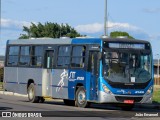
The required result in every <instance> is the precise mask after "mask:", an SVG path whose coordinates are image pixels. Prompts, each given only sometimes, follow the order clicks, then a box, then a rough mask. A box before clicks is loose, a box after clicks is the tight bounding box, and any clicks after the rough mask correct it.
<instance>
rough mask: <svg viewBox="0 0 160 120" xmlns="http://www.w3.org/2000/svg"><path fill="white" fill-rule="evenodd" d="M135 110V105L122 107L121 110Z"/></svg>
mask: <svg viewBox="0 0 160 120" xmlns="http://www.w3.org/2000/svg"><path fill="white" fill-rule="evenodd" d="M133 108H134V105H124V106H121V109H122V110H124V111H131V110H132V109H133Z"/></svg>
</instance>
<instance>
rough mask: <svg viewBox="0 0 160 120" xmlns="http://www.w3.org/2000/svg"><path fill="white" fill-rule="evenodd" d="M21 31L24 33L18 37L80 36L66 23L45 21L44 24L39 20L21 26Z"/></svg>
mask: <svg viewBox="0 0 160 120" xmlns="http://www.w3.org/2000/svg"><path fill="white" fill-rule="evenodd" d="M23 31H24V32H26V34H21V35H20V37H19V39H28V38H30V37H33V38H41V37H50V38H59V37H64V36H66V37H70V38H74V37H80V36H82V35H80V33H78V32H77V31H76V30H75V29H74V28H72V27H71V26H70V25H68V24H58V23H51V22H46V23H45V24H44V25H43V24H41V23H40V22H39V23H38V24H35V23H31V26H30V27H26V26H23Z"/></svg>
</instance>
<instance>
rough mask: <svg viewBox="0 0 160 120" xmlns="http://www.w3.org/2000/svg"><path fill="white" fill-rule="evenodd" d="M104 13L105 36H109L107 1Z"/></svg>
mask: <svg viewBox="0 0 160 120" xmlns="http://www.w3.org/2000/svg"><path fill="white" fill-rule="evenodd" d="M104 5H105V6H104V7H105V9H104V10H105V11H104V36H107V28H108V20H107V0H105V4H104Z"/></svg>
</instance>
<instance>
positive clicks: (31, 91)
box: [28, 88, 34, 100]
mask: <svg viewBox="0 0 160 120" xmlns="http://www.w3.org/2000/svg"><path fill="white" fill-rule="evenodd" d="M28 96H29V99H30V100H32V99H33V97H34V90H33V88H30V89H29V93H28Z"/></svg>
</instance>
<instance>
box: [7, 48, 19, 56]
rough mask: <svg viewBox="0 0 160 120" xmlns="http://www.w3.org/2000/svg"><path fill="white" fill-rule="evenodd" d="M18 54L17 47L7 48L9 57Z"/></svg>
mask: <svg viewBox="0 0 160 120" xmlns="http://www.w3.org/2000/svg"><path fill="white" fill-rule="evenodd" d="M18 54H19V46H11V47H9V55H18Z"/></svg>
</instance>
